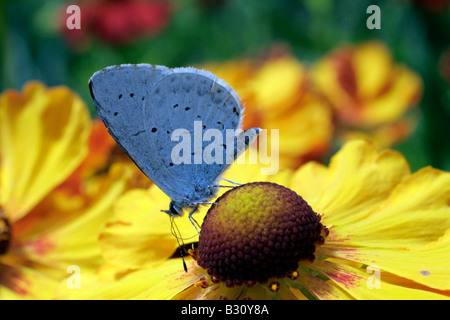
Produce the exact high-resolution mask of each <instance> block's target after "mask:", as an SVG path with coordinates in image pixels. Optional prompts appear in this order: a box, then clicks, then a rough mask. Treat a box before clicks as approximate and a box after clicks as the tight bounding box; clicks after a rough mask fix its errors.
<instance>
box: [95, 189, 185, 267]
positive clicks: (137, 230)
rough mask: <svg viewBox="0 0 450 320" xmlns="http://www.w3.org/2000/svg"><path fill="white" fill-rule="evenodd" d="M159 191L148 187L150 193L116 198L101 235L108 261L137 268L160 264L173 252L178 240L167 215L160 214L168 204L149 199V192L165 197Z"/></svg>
mask: <svg viewBox="0 0 450 320" xmlns="http://www.w3.org/2000/svg"><path fill="white" fill-rule="evenodd" d="M158 190H159V189H157V187H156V186H152V187H151V188H150V193H149V192H148V191H146V190H141V189H136V190H132V191H129V192H127V193H126V194H125V195H123V196H122V197H121V198H119V200H118V201H117V203H116V205H115V217H114V219H113V220H112V221H111V222H109V223H107V224H106V226H105V228H104V230H103V231H102V233H101V235H100V244H101V247H102V251H103V254H104V256H105V258H106V259H107V260H108V261H109V262H111V263H114V264H117V265H121V266H126V267H130V268H137V267H144V266H149V265H153V264H155V263H160V262H162V261H164V260H165V259H168V258H169V257H170V256H171V255H172V254H173V253H174V251H175V250H176V248H177V241H176V238H175V237H174V236H173V235H172V234H171V225H170V219H169V217H168V215H167V214H166V213H163V212H161V210H162V209H164V210H166V209H168V208H166V207H165V206H167V204H168V202H166V201H161V200H160V199H155V200H156V201H154V199H152V195H151V194H152V193H153V194H156V193H158V194H160V195H161V199H162V198H163V197H165V198H167V197H166V196H165V195H163V194H162V192H161V193H159V192H160V191H158ZM167 200H168V199H167ZM162 203H164V207H163V205H162Z"/></svg>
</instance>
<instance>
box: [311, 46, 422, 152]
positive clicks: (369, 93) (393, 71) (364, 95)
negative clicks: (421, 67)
mask: <svg viewBox="0 0 450 320" xmlns="http://www.w3.org/2000/svg"><path fill="white" fill-rule="evenodd" d="M311 74H312V80H313V83H314V84H315V86H316V87H317V89H318V90H320V91H321V92H322V93H323V94H324V95H325V96H326V97H327V99H328V100H329V101H330V102H331V104H332V106H333V108H334V110H335V112H336V115H337V119H338V120H339V124H338V127H340V128H342V129H341V130H343V131H344V133H345V130H350V131H352V129H353V131H355V130H357V131H362V132H364V131H368V132H366V136H368V137H371V138H373V140H375V142H379V145H380V146H383V147H384V146H389V145H392V144H393V143H395V142H398V141H400V140H402V139H404V138H405V136H407V134H405V132H404V130H405V129H407V132H408V133H410V132H411V130H412V129H413V124H414V123H413V120H412V119H407V118H406V117H405V115H406V112H407V111H408V110H409V109H411V107H413V106H414V105H416V104H417V103H418V102H419V100H420V97H421V93H422V82H421V79H420V78H419V76H418V75H417V74H415V73H414V72H413V71H411V70H409V69H407V68H406V67H405V66H402V65H399V64H396V63H394V61H393V60H392V57H391V55H390V53H389V51H388V48H386V47H385V46H384V45H383V44H382V43H379V42H368V43H363V44H361V45H357V46H346V47H340V48H338V49H336V50H335V51H333V52H332V53H331V54H329V55H328V56H326V57H324V58H323V59H321V60H320V61H318V62H317V63H316V64H315V65H314V66H313V67H312V70H311ZM391 126H395V127H401V128H402V129H403V130H402V129H400V130H391V132H390V134H391V135H392V134H394V136H393V137H391V138H388V139H386V137H387V136H386V135H384V134H383V133H378V132H377V131H378V130H380V131H383V132H385V131H387V130H389V128H390V127H391ZM380 135H381V137H380ZM360 136H361V135H360ZM377 138H380V139H379V140H378V139H377Z"/></svg>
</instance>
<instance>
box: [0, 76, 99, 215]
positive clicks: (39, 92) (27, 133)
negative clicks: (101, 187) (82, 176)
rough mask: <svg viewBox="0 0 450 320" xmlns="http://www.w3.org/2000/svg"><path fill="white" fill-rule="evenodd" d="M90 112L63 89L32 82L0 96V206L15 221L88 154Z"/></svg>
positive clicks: (78, 99) (77, 99)
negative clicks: (21, 90)
mask: <svg viewBox="0 0 450 320" xmlns="http://www.w3.org/2000/svg"><path fill="white" fill-rule="evenodd" d="M89 130H90V120H89V114H88V111H87V108H86V106H85V105H84V103H83V102H82V101H81V100H80V98H79V97H78V96H76V95H75V94H74V93H72V92H71V91H70V90H68V89H67V88H64V87H56V88H50V89H47V88H45V87H44V86H43V85H42V84H40V83H37V82H31V83H29V84H27V85H26V86H25V87H24V89H23V93H22V94H19V93H17V92H15V91H6V92H5V93H4V94H3V95H2V96H1V98H0V134H1V136H0V155H1V157H2V171H1V174H2V176H1V180H0V183H1V186H0V190H1V194H0V204H1V205H2V206H3V208H4V209H5V211H6V212H7V215H8V216H9V218H10V220H11V221H12V222H14V221H16V220H18V219H19V218H21V217H22V216H23V215H24V214H26V213H27V212H28V211H29V210H30V209H31V208H32V207H33V206H34V205H35V204H36V203H38V202H39V201H40V200H41V199H42V198H43V197H44V196H45V195H46V194H47V193H48V192H49V191H50V190H52V189H53V188H54V187H55V186H57V185H58V184H59V183H61V182H62V181H63V180H64V179H65V178H66V177H67V176H68V175H69V174H70V173H71V172H72V171H73V170H74V169H75V168H76V166H77V165H78V164H79V163H80V162H81V161H82V159H83V158H84V157H85V155H86V152H87V139H88V135H89Z"/></svg>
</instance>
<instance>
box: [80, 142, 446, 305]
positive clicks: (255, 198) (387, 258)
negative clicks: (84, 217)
mask: <svg viewBox="0 0 450 320" xmlns="http://www.w3.org/2000/svg"><path fill="white" fill-rule="evenodd" d="M239 173H241V174H242V175H243V176H242V177H243V178H242V180H243V181H242V182H247V181H252V180H253V181H260V178H261V177H260V176H259V171H258V169H257V166H253V167H249V166H248V165H237V164H235V165H233V167H232V168H231V169H230V172H228V173H227V177H230V174H233V175H234V179H235V180H236V177H239V178H240V176H239ZM265 177H266V181H267V180H269V179H268V178H267V177H268V176H265ZM270 182H276V183H277V184H272V183H267V182H261V183H256V184H252V183H250V184H246V185H243V186H241V187H238V188H233V189H231V190H230V191H229V192H227V193H226V194H225V195H224V196H222V197H220V198H219V199H218V200H216V204H215V205H213V206H212V207H211V208H210V210H209V212H208V213H207V215H206V219H205V220H204V222H203V226H202V231H201V237H200V240H199V241H200V242H199V247H198V249H197V250H193V251H191V253H192V254H193V256H194V257H195V259H196V260H192V259H187V258H185V259H186V260H187V261H188V263H187V266H188V272H187V273H186V272H184V270H183V268H182V263H181V260H180V259H179V258H175V259H167V258H168V257H169V256H170V255H171V253H173V252H174V251H175V250H176V242H175V240H170V236H169V232H170V231H167V230H168V229H169V230H170V224H169V222H168V218H167V217H166V222H165V225H164V223H161V222H160V221H157V219H159V216H161V213H160V212H158V211H159V208H157V207H158V205H157V206H156V208H155V207H152V205H154V204H153V202H152V200H153V199H155V200H156V201H158V200H157V199H159V196H160V195H159V193H158V192H159V191H158V190H157V189H155V188H153V187H152V188H150V189H149V192H148V193H146V194H145V193H144V191H142V190H140V191H138V192H139V193H140V194H137V193H136V191H130V193H129V194H127V195H125V196H124V197H123V198H122V199H121V200H119V204H120V205H119V206H120V212H121V214H120V219H118V220H117V222H116V223H115V224H113V225H110V226H109V228H111V229H110V230H109V231H108V228H106V231H104V233H103V237H105V232H106V233H109V234H107V236H106V237H108V238H109V239H108V246H111V247H110V248H108V251H109V254H110V256H111V257H112V258H114V259H115V262H116V263H122V265H123V266H126V268H125V267H124V269H123V270H128V271H127V272H122V273H121V274H120V275H119V274H117V273H116V276H115V277H113V278H114V281H112V282H110V283H107V284H106V283H103V284H100V283H98V282H97V283H96V284H94V285H93V286H92V287H90V288H89V289H87V290H85V291H84V295H83V297H84V298H101V299H225V298H226V299H245V298H252V299H274V298H279V299H448V298H449V297H450V287H449V286H450V259H449V252H450V250H449V249H450V207H449V203H450V173H448V172H443V171H440V170H436V169H433V168H431V167H427V168H424V169H422V170H420V171H418V172H415V173H411V172H410V169H409V166H408V163H407V162H406V160H405V159H404V158H403V156H402V155H401V154H399V153H397V152H395V151H392V150H385V151H382V152H377V151H376V149H375V147H374V146H373V145H372V144H371V143H369V142H366V141H364V140H355V141H352V142H349V143H347V144H346V145H345V146H344V147H343V148H342V149H341V150H340V151H339V152H338V153H337V154H336V155H335V156H334V157H333V158H332V160H331V162H330V164H329V166H328V167H326V166H324V165H321V164H318V163H316V162H309V163H307V164H306V165H304V166H302V167H301V168H299V169H298V170H296V171H294V172H292V171H290V170H287V171H284V172H280V173H279V174H278V175H276V176H273V177H270ZM279 185H283V186H285V187H282V186H279ZM287 188H289V189H287ZM153 197H154V198H153ZM167 201H168V199H166V202H167ZM165 204H166V205H167V203H165ZM132 205H133V206H132ZM145 208H147V209H145ZM149 209H150V210H153V211H152V213H150V211H149ZM144 211H146V212H147V216H150V218H148V219H147V218H146V217H144V215H143V212H144ZM125 212H128V215H127V216H126V215H125ZM136 212H139V214H138V217H132V216H134V215H135V214H136ZM286 212H288V213H289V214H285V213H286ZM299 214H300V217H298V215H299ZM158 215H159V216H158ZM243 217H245V218H243ZM255 218H256V219H255ZM242 219H243V220H244V221H241V220H242ZM180 220H181V219H180ZM199 220H200V219H199ZM155 221H156V224H157V225H158V226H157V227H155V226H152V223H154V222H155ZM177 225H179V226H180V230H181V229H182V234H183V236H186V238H187V237H188V236H189V235H188V234H187V230H188V229H186V228H185V227H184V226H183V227H182V228H181V222H180V223H179V222H178V221H177ZM133 229H134V230H136V231H137V235H136V237H135V238H133V239H130V240H127V237H128V236H131V235H132V234H133ZM145 229H147V231H146V230H145ZM152 229H153V230H152ZM190 230H191V231H192V230H193V227H192V226H190ZM150 231H152V232H154V233H155V234H154V235H152V234H147V232H150ZM194 232H195V231H194ZM191 233H192V232H191ZM158 237H159V239H160V241H159V242H158V241H157V239H158ZM113 238H116V240H113ZM145 239H147V240H150V239H151V241H147V242H145V243H143V242H142V241H143V240H145ZM192 240H194V241H195V240H196V239H195V238H193V239H192ZM133 242H134V243H133ZM169 242H171V244H169ZM124 245H125V246H126V247H127V248H128V249H127V250H129V251H131V250H132V251H133V252H132V253H131V252H130V253H129V254H127V255H126V254H123V256H121V257H120V258H119V257H117V256H116V257H114V256H113V255H114V251H113V250H112V247H113V246H115V247H116V250H119V251H120V250H123V246H124ZM133 247H134V249H132V248H133ZM149 251H152V252H149ZM118 255H122V254H118ZM127 259H130V260H132V261H131V262H130V263H124V262H126V261H127ZM149 260H151V263H149V262H148V261H149ZM297 260H298V265H296V264H295V261H297ZM287 261H290V262H289V263H287ZM293 261H294V263H293ZM207 269H208V270H207Z"/></svg>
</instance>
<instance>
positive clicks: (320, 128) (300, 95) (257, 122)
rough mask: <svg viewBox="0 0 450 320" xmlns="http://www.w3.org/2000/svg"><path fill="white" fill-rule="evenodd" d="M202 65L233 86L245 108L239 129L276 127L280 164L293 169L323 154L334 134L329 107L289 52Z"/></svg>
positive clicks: (305, 69)
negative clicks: (252, 59)
mask: <svg viewBox="0 0 450 320" xmlns="http://www.w3.org/2000/svg"><path fill="white" fill-rule="evenodd" d="M204 67H205V68H206V69H208V70H210V71H211V72H213V73H215V74H216V75H217V76H218V77H219V78H222V79H224V80H225V81H227V82H229V83H230V85H231V86H233V87H234V88H235V89H236V91H237V93H238V94H239V96H240V97H241V99H242V101H243V103H244V106H245V108H246V109H245V117H244V122H243V126H244V129H247V128H250V127H260V128H263V129H267V130H269V131H270V129H278V130H279V146H278V147H279V155H280V167H281V168H297V167H298V165H299V164H302V163H304V162H306V161H307V160H310V159H320V158H321V157H322V156H323V155H324V154H326V152H327V151H328V149H329V146H330V144H331V141H332V138H333V132H334V125H333V113H332V110H331V109H330V107H329V105H328V103H327V102H326V101H325V100H324V99H323V98H322V97H321V96H320V95H319V94H318V93H317V92H314V91H313V90H311V88H310V85H309V75H308V70H307V67H306V66H305V65H303V64H302V63H301V62H300V61H298V60H297V59H295V58H294V57H293V56H291V55H290V54H282V55H279V56H277V57H271V58H268V59H267V60H265V61H263V62H262V63H260V64H258V63H257V62H253V64H252V63H251V62H249V61H247V60H243V61H235V62H228V63H224V64H222V65H220V64H209V65H205V66H204ZM260 139H261V137H260ZM268 139H269V140H270V137H268ZM262 143H263V144H264V143H266V142H265V141H262Z"/></svg>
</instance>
